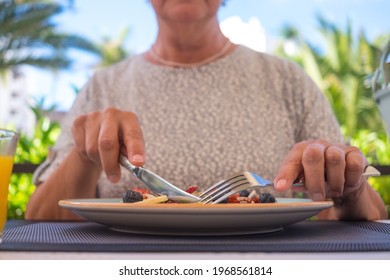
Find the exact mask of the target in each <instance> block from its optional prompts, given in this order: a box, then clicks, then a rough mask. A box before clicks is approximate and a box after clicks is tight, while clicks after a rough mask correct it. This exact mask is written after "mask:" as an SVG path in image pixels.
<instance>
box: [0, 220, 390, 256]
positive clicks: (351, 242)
mask: <svg viewBox="0 0 390 280" xmlns="http://www.w3.org/2000/svg"><path fill="white" fill-rule="evenodd" d="M1 250H8V251H76V252H358V251H390V224H384V223H376V222H366V221H364V222H338V221H303V222H300V223H297V224H294V225H290V226H286V227H284V229H283V230H282V231H279V232H275V233H266V234H255V235H241V236H160V235H156V236H154V235H142V234H130V233H121V232H116V231H112V230H110V229H108V228H107V227H105V226H102V225H99V224H95V223H92V222H44V221H42V222H28V221H9V222H8V223H7V225H6V229H5V232H4V236H3V243H2V244H0V251H1Z"/></svg>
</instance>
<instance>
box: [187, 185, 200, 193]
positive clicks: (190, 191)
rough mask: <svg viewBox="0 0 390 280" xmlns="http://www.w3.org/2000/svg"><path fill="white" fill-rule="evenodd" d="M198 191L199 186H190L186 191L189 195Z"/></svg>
mask: <svg viewBox="0 0 390 280" xmlns="http://www.w3.org/2000/svg"><path fill="white" fill-rule="evenodd" d="M197 189H198V187H197V186H190V187H188V188H187V189H186V192H188V193H194V192H195V191H196V190H197Z"/></svg>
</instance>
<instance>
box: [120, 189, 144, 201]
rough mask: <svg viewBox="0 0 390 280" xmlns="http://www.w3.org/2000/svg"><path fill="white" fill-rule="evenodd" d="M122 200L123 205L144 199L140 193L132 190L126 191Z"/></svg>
mask: <svg viewBox="0 0 390 280" xmlns="http://www.w3.org/2000/svg"><path fill="white" fill-rule="evenodd" d="M122 198H123V202H125V203H133V202H137V201H142V200H143V199H144V198H143V196H142V194H141V193H139V192H136V191H132V190H127V191H126V192H125V193H124V194H123V197H122Z"/></svg>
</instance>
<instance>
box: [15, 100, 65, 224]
mask: <svg viewBox="0 0 390 280" xmlns="http://www.w3.org/2000/svg"><path fill="white" fill-rule="evenodd" d="M54 109H55V106H52V107H51V108H45V109H44V99H43V98H41V99H37V100H35V104H33V106H31V110H32V111H33V112H34V114H35V117H36V120H37V121H36V125H35V129H34V134H33V135H32V136H28V135H24V134H21V136H20V139H19V143H18V147H17V150H16V155H15V163H26V162H27V163H35V164H39V163H41V162H43V161H44V160H45V159H46V157H47V156H48V153H49V151H50V148H51V147H53V145H54V143H55V141H56V140H57V137H58V135H59V133H60V125H59V123H58V122H55V121H52V120H51V119H50V118H49V116H48V112H50V111H53V110H54ZM34 190H35V186H34V184H33V182H32V174H28V173H22V174H13V175H12V176H11V182H10V186H9V194H8V217H9V218H11V219H23V218H24V212H25V210H26V206H27V202H28V200H29V198H30V195H31V194H32V193H33V192H34Z"/></svg>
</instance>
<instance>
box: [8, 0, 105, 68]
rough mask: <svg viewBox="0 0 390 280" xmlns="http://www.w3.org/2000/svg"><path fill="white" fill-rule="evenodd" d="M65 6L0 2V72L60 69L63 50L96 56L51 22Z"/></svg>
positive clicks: (77, 38) (63, 65) (65, 61)
mask: <svg viewBox="0 0 390 280" xmlns="http://www.w3.org/2000/svg"><path fill="white" fill-rule="evenodd" d="M65 9H66V7H65V6H63V5H61V4H60V3H58V2H53V1H33V0H24V1H22V0H19V1H18V0H1V1H0V72H4V71H6V70H7V69H11V68H12V67H15V66H20V65H32V66H36V67H39V68H49V69H64V68H67V67H69V66H70V65H71V61H72V60H71V58H69V57H68V54H67V50H69V49H77V50H82V51H87V52H92V53H98V50H96V48H95V46H94V45H93V44H92V43H91V42H89V41H88V40H86V39H85V38H83V37H80V36H77V35H73V34H66V33H62V32H60V31H58V28H57V25H56V24H55V23H54V21H53V18H54V17H55V16H56V15H58V14H60V13H62V12H64V11H65Z"/></svg>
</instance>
